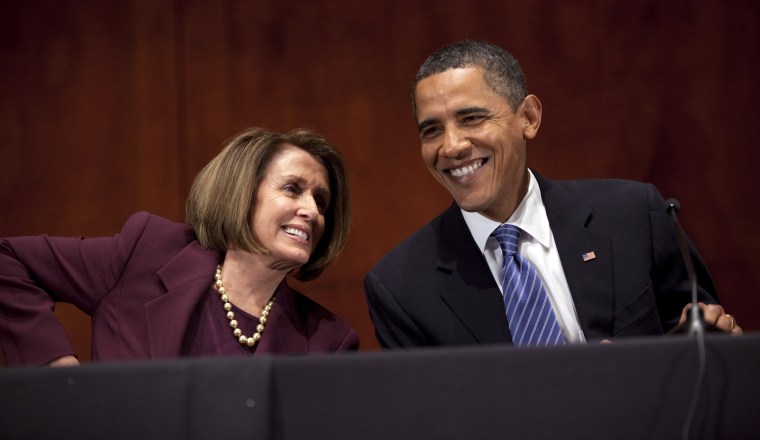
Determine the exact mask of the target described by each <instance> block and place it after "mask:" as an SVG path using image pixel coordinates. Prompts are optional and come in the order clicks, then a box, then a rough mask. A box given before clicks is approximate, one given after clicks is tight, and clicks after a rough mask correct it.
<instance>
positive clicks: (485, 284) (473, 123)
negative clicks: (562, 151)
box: [365, 41, 741, 348]
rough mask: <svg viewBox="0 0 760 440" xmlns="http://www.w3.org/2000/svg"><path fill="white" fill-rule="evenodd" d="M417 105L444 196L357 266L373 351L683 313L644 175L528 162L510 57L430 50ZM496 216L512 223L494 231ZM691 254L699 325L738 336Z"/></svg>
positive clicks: (640, 324) (683, 294) (630, 324)
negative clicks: (545, 167) (536, 167)
mask: <svg viewBox="0 0 760 440" xmlns="http://www.w3.org/2000/svg"><path fill="white" fill-rule="evenodd" d="M413 110H414V116H415V118H416V121H417V126H418V129H419V134H420V140H421V144H422V149H421V152H422V159H423V161H424V162H425V165H426V166H427V168H428V170H429V171H430V172H431V174H432V175H433V177H435V178H436V180H438V182H440V184H441V185H443V186H444V187H445V188H446V189H447V190H448V191H449V192H450V193H451V195H452V197H453V198H454V203H453V204H452V206H451V207H450V208H449V209H447V210H446V211H445V212H443V213H442V214H441V215H439V216H438V217H437V218H435V219H433V220H432V221H431V222H430V223H428V224H427V225H425V226H424V227H423V228H421V229H420V230H419V231H417V232H416V233H414V234H413V235H412V236H411V237H409V238H407V239H406V240H405V241H403V242H402V243H400V244H399V245H398V246H397V247H396V248H395V249H393V250H392V251H391V252H390V253H388V255H386V256H385V257H384V258H383V259H382V260H381V261H380V262H379V263H378V264H377V265H376V266H375V267H374V268H373V269H372V271H371V272H369V273H368V274H367V276H366V278H365V290H366V295H367V300H368V304H369V311H370V315H371V318H372V321H373V323H374V325H375V330H376V335H377V338H378V341H379V342H380V345H381V346H382V347H384V348H394V347H413V346H435V345H465V344H487V343H509V342H513V341H514V342H515V343H516V344H518V345H544V344H564V343H578V342H584V341H587V340H588V341H592V340H596V341H601V340H609V339H613V338H618V337H625V336H639V335H650V334H662V333H663V332H666V331H668V330H670V329H672V328H673V327H675V326H676V325H677V324H678V323H679V321H680V322H683V321H684V320H685V317H686V313H685V312H686V309H687V308H688V307H689V305H688V304H689V303H690V299H691V289H690V283H689V281H688V277H687V273H686V271H685V267H684V263H683V260H682V258H681V254H680V251H679V247H678V242H677V236H676V233H675V229H674V227H673V224H672V221H671V219H670V218H669V217H668V215H667V214H666V211H665V204H664V201H663V199H662V197H661V196H660V194H659V193H658V192H657V190H656V189H655V188H654V187H653V186H652V185H649V184H644V183H639V182H631V181H623V180H579V181H567V182H558V181H551V180H548V179H545V178H544V177H542V176H541V175H539V174H538V173H537V172H535V171H532V170H529V169H528V168H527V164H526V146H527V141H528V140H530V139H533V138H534V137H535V136H536V134H537V133H538V129H539V127H540V125H541V110H542V109H541V102H540V101H539V100H538V98H537V97H536V96H535V95H532V94H528V92H527V87H526V84H525V79H524V76H523V73H522V71H521V69H520V66H519V64H518V62H517V60H516V59H514V58H513V57H512V56H511V55H510V54H509V53H507V52H506V51H504V50H503V49H501V48H499V47H496V46H494V45H491V44H488V43H484V42H477V41H461V42H458V43H454V44H451V45H448V46H445V47H443V48H441V49H439V50H438V51H436V52H435V53H434V54H433V55H431V56H430V57H429V58H428V59H427V60H426V61H425V63H424V64H423V65H422V67H421V68H420V70H419V72H418V73H417V77H416V80H415V84H414V93H413ZM502 224H507V225H513V226H508V227H507V226H504V227H501V228H499V231H502V232H495V231H496V230H497V227H499V226H500V225H502ZM504 228H507V229H504ZM504 231H508V232H504ZM505 235H507V236H511V237H513V240H517V239H519V241H517V244H515V242H514V241H513V242H511V243H512V244H511V245H510V244H508V243H506V242H505V238H504V236H505ZM505 243H506V244H505ZM510 246H511V247H512V248H514V247H515V246H516V247H517V249H518V250H519V255H515V254H514V252H508V249H510ZM690 246H691V245H690ZM691 254H692V258H693V259H694V261H695V266H696V271H697V276H698V282H699V289H698V296H699V300H700V301H701V302H702V304H700V308H701V309H702V311H703V314H704V318H705V322H708V323H714V325H715V326H716V327H718V328H720V329H723V330H725V331H730V332H732V333H736V334H738V333H741V329H740V328H739V327H738V326H737V325H736V321H735V319H734V318H733V317H732V316H731V315H728V314H726V313H725V312H724V310H723V308H722V307H721V306H720V305H717V304H714V303H715V302H716V300H715V299H716V295H715V288H714V286H713V283H712V280H711V278H710V275H709V273H708V271H707V268H706V266H705V264H704V263H703V261H702V259H701V258H700V257H699V255H698V254H697V252H696V250H695V249H694V248H693V247H692V248H691ZM525 260H527V263H524V261H525ZM514 271H517V272H514ZM520 271H524V272H520ZM520 279H527V280H529V281H528V282H527V283H526V282H521V281H519V280H520ZM536 279H540V281H539V282H538V283H536V282H534V281H535V280H536ZM515 280H517V281H515ZM528 285H529V287H525V286H528ZM502 289H504V290H502ZM514 292H520V293H514ZM526 292H527V293H526ZM515 298H517V299H515ZM526 298H527V299H526ZM522 302H525V304H522ZM515 304H518V305H517V306H515ZM519 304H522V305H519ZM515 307H516V308H515ZM520 307H522V309H521V308H520ZM538 310H542V311H541V313H540V316H535V317H534V312H535V311H538ZM525 316H527V317H529V319H524V317H525ZM526 321H531V322H527V324H526ZM521 326H528V327H521ZM530 326H532V327H530ZM552 328H554V329H556V332H555V333H553V334H551V338H550V339H551V340H544V339H542V338H543V337H544V336H540V335H542V334H544V333H546V334H550V333H552V331H551V330H550V329H552ZM516 336H517V339H516ZM547 337H548V336H547Z"/></svg>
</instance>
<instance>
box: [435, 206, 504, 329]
mask: <svg viewBox="0 0 760 440" xmlns="http://www.w3.org/2000/svg"><path fill="white" fill-rule="evenodd" d="M438 233H439V236H438V240H437V245H438V252H437V255H438V258H439V260H438V271H439V272H440V274H441V276H440V277H439V278H437V279H436V281H435V283H436V285H435V286H433V288H434V289H436V291H438V292H440V296H441V298H442V299H443V301H444V302H445V303H446V304H447V305H448V306H449V308H450V309H451V311H452V312H453V313H454V314H455V315H456V316H457V318H458V319H459V320H460V321H461V322H462V324H463V325H464V326H465V327H466V328H467V330H468V331H469V333H470V334H471V335H472V337H473V338H475V340H476V341H477V342H479V343H500V342H502V343H503V342H511V337H510V334H509V327H508V326H507V319H506V316H505V314H504V302H503V299H502V295H501V292H500V291H499V288H498V286H497V285H496V281H495V280H494V279H493V275H492V274H491V271H490V270H489V269H488V263H486V260H485V258H484V257H483V254H482V252H481V251H480V250H479V249H478V247H477V245H476V244H475V241H474V240H473V239H472V235H471V234H470V232H469V229H468V228H467V224H466V223H465V221H464V218H463V217H462V213H461V212H460V210H459V207H458V206H457V205H456V204H452V205H451V207H449V209H448V210H447V211H446V212H444V214H443V215H442V216H441V222H440V229H439V231H438Z"/></svg>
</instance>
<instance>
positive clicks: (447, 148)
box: [441, 129, 472, 159]
mask: <svg viewBox="0 0 760 440" xmlns="http://www.w3.org/2000/svg"><path fill="white" fill-rule="evenodd" d="M471 146H472V142H470V139H469V138H467V137H466V136H464V134H463V133H462V132H461V130H457V129H450V130H446V135H445V136H444V139H443V148H441V156H443V157H445V158H447V159H462V158H464V157H465V156H466V154H467V152H468V151H469V149H470V147H471Z"/></svg>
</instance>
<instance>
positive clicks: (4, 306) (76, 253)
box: [0, 212, 150, 365]
mask: <svg viewBox="0 0 760 440" xmlns="http://www.w3.org/2000/svg"><path fill="white" fill-rule="evenodd" d="M149 218H150V214H148V213H145V212H141V213H137V214H134V215H133V216H131V217H130V218H129V220H128V221H127V222H126V223H125V225H124V227H123V229H122V231H121V233H119V234H116V235H115V236H113V237H99V238H81V237H80V238H62V237H49V236H47V235H40V236H34V237H14V238H5V239H0V346H1V347H2V349H3V353H4V355H5V360H6V363H7V364H9V365H42V364H46V363H48V362H50V361H51V360H53V359H56V358H58V357H60V356H64V355H68V354H74V350H73V347H72V345H71V341H70V340H69V337H68V335H66V333H65V331H64V329H63V327H62V326H61V323H60V322H59V321H58V320H57V318H56V317H55V314H54V313H53V310H54V308H55V302H56V301H60V302H67V303H71V304H73V305H75V306H76V307H77V308H79V309H80V310H82V311H83V312H85V313H87V314H88V315H92V314H93V313H94V312H95V310H96V309H97V308H98V305H99V304H100V302H101V301H102V299H103V298H104V297H105V295H107V293H108V292H109V291H110V290H111V288H112V287H113V286H114V285H115V284H116V282H117V281H118V280H119V278H120V275H121V273H122V271H123V269H124V266H125V264H126V262H127V261H128V260H129V258H130V256H131V254H132V252H133V250H134V248H135V245H136V243H137V242H138V240H139V238H140V236H141V235H142V232H143V231H144V229H145V226H146V224H147V221H148V219H149Z"/></svg>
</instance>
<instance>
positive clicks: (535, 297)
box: [491, 224, 565, 345]
mask: <svg viewBox="0 0 760 440" xmlns="http://www.w3.org/2000/svg"><path fill="white" fill-rule="evenodd" d="M520 232H521V231H520V228H518V227H517V226H515V225H507V224H504V225H501V226H499V227H498V228H496V230H495V231H493V233H492V234H491V235H492V236H493V237H495V238H496V240H497V241H498V242H499V246H500V247H501V254H502V256H503V257H504V262H503V263H502V266H501V288H502V292H503V294H504V307H505V309H506V313H507V322H508V323H509V331H510V332H511V333H512V342H513V343H514V344H515V345H560V344H564V343H565V337H564V336H563V335H562V329H560V327H559V324H558V323H557V317H556V316H554V310H552V305H551V303H550V302H549V297H548V296H547V295H546V289H545V288H544V285H543V283H542V282H541V279H540V278H539V277H538V273H536V271H535V269H533V267H532V266H531V265H530V263H529V262H528V260H526V259H525V258H523V257H522V256H520V253H519V251H518V247H517V241H518V239H519V238H520Z"/></svg>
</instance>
